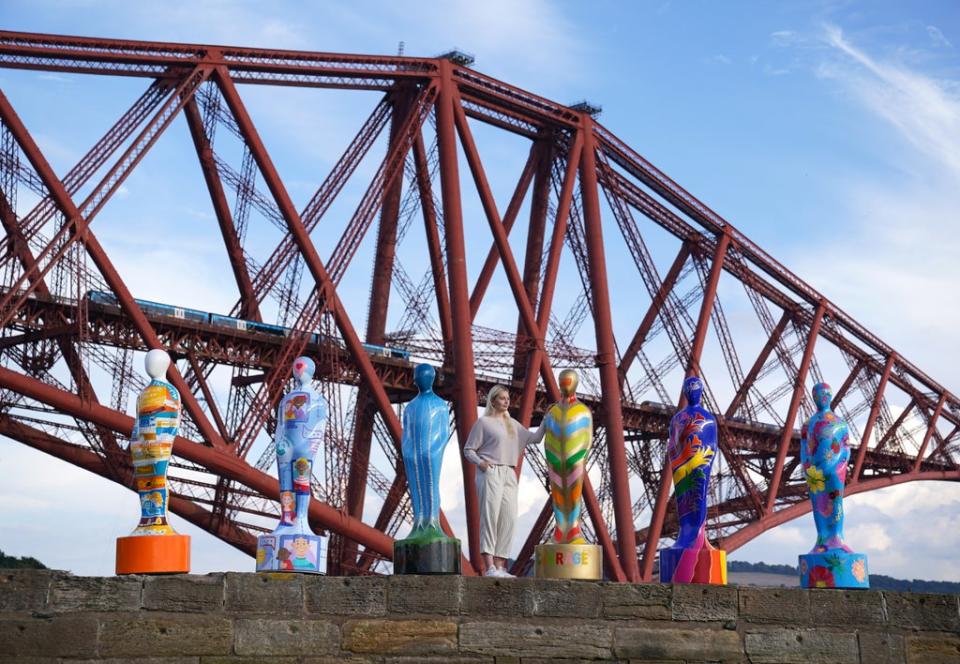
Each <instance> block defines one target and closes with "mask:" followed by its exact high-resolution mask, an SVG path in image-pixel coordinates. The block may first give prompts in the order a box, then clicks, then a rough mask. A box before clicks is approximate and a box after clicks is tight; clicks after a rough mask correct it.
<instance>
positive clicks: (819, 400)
mask: <svg viewBox="0 0 960 664" xmlns="http://www.w3.org/2000/svg"><path fill="white" fill-rule="evenodd" d="M832 401H833V390H831V389H830V386H829V385H827V384H826V383H817V384H816V385H814V386H813V402H814V403H815V404H817V409H818V410H827V409H828V408H829V407H830V402H832Z"/></svg>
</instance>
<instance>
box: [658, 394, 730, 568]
mask: <svg viewBox="0 0 960 664" xmlns="http://www.w3.org/2000/svg"><path fill="white" fill-rule="evenodd" d="M683 394H684V396H685V397H686V398H687V407H686V408H684V409H683V410H680V411H677V413H676V414H675V415H674V416H673V418H672V419H671V420H670V442H669V446H668V448H667V453H668V454H669V455H670V470H671V472H672V473H673V484H674V493H675V494H676V499H677V517H678V520H679V522H680V534H679V535H678V536H677V541H676V543H674V545H673V546H672V547H670V548H668V549H663V550H662V551H661V552H660V581H661V582H663V583H710V584H719V585H723V584H725V583H726V582H727V554H726V552H725V551H722V550H720V549H716V548H714V547H713V546H712V545H711V544H710V541H709V540H708V539H707V533H706V522H707V488H708V487H709V486H710V470H711V469H712V467H713V462H714V459H715V458H716V454H717V420H716V418H715V417H714V416H713V415H712V414H710V413H709V412H707V411H706V410H704V409H703V408H702V407H701V406H700V399H701V397H702V396H703V383H701V382H700V379H699V378H697V377H696V376H690V377H689V378H687V379H686V380H685V381H684V382H683Z"/></svg>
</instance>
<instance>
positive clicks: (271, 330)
mask: <svg viewBox="0 0 960 664" xmlns="http://www.w3.org/2000/svg"><path fill="white" fill-rule="evenodd" d="M85 297H86V299H87V301H89V302H91V303H93V304H101V305H107V306H110V307H118V308H119V306H120V301H119V300H117V296H116V295H114V294H113V293H107V292H104V291H95V290H92V291H87V294H86V296H85ZM134 302H136V303H137V306H139V307H140V309H141V310H142V311H143V312H144V313H145V314H147V315H150V316H163V317H167V318H178V319H180V320H188V321H193V322H195V323H203V324H206V325H212V326H214V327H226V328H230V329H231V330H239V331H241V332H250V333H256V334H269V335H272V336H277V337H288V336H290V334H291V333H292V332H293V328H289V327H283V326H282V325H273V324H271V323H262V322H260V321H256V320H244V319H242V318H235V317H234V316H224V315H222V314H214V313H210V312H208V311H200V310H198V309H189V308H187V307H178V306H174V305H172V304H162V303H160V302H152V301H150V300H138V299H137V300H134ZM323 340H324V335H321V334H319V333H318V332H311V333H310V339H309V342H308V343H311V344H318V343H320V342H321V341H323ZM331 340H332V339H331ZM363 348H364V350H366V351H367V353H369V354H370V355H373V356H377V357H390V358H394V359H397V360H404V361H407V362H409V361H410V351H408V350H406V349H403V348H395V347H391V346H380V345H377V344H368V343H365V344H363Z"/></svg>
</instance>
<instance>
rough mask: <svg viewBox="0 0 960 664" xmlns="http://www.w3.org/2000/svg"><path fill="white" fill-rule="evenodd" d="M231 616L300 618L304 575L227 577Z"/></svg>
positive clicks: (227, 603) (232, 575)
mask: <svg viewBox="0 0 960 664" xmlns="http://www.w3.org/2000/svg"><path fill="white" fill-rule="evenodd" d="M225 584H226V592H225V596H226V600H225V602H224V609H225V610H226V611H228V612H241V613H267V614H272V615H283V616H292V615H300V614H301V612H302V611H303V575H302V574H236V573H228V574H227V575H226V580H225Z"/></svg>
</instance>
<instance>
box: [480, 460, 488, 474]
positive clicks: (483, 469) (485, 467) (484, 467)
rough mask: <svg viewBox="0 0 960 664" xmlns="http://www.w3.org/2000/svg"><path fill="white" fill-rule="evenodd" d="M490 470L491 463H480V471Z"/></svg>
mask: <svg viewBox="0 0 960 664" xmlns="http://www.w3.org/2000/svg"><path fill="white" fill-rule="evenodd" d="M488 468H490V464H489V463H487V462H486V461H481V462H480V470H481V471H483V472H487V469H488Z"/></svg>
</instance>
